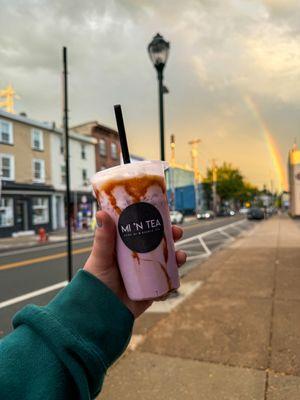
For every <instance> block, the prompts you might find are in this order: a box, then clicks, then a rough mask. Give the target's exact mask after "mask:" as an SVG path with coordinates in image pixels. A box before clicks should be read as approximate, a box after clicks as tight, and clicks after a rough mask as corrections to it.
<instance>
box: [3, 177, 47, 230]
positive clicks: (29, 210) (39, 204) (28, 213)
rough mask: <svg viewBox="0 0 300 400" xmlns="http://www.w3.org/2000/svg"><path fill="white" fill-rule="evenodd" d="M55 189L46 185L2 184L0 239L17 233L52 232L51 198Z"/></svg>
mask: <svg viewBox="0 0 300 400" xmlns="http://www.w3.org/2000/svg"><path fill="white" fill-rule="evenodd" d="M52 194H53V189H52V188H51V186H46V185H29V184H28V185H26V184H17V183H14V182H4V181H3V182H2V191H1V199H0V237H7V236H11V235H12V234H13V233H15V232H20V231H23V232H26V231H35V232H37V231H38V229H39V228H41V227H43V228H45V229H46V231H50V230H52V218H51V206H52V205H51V201H52V199H51V197H52Z"/></svg>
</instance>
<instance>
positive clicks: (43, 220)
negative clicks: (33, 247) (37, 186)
mask: <svg viewBox="0 0 300 400" xmlns="http://www.w3.org/2000/svg"><path fill="white" fill-rule="evenodd" d="M32 215H33V216H32V222H33V224H34V225H38V224H47V223H48V222H49V199H48V198H47V197H33V198H32Z"/></svg>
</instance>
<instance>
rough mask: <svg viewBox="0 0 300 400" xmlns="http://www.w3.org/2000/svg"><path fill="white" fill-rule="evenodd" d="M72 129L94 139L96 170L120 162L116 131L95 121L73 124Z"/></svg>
mask: <svg viewBox="0 0 300 400" xmlns="http://www.w3.org/2000/svg"><path fill="white" fill-rule="evenodd" d="M72 130H73V131H74V132H77V133H80V134H82V135H85V136H92V137H94V138H95V139H96V146H95V160H96V170H97V171H101V170H103V169H106V168H110V167H114V166H115V165H119V164H120V143H119V135H118V132H117V131H115V130H114V129H112V128H109V127H107V126H104V125H102V124H100V123H99V122H97V121H91V122H86V123H84V124H80V125H76V126H73V127H72Z"/></svg>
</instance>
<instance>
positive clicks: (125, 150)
mask: <svg viewBox="0 0 300 400" xmlns="http://www.w3.org/2000/svg"><path fill="white" fill-rule="evenodd" d="M114 109H115V116H116V121H117V126H118V131H119V137H120V144H121V150H122V156H123V161H124V164H130V156H129V151H128V144H127V138H126V132H125V126H124V121H123V115H122V108H121V106H120V104H116V105H115V106H114Z"/></svg>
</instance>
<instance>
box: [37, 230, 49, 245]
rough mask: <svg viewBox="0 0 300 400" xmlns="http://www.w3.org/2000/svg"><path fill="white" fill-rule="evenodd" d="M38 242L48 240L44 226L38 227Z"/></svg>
mask: <svg viewBox="0 0 300 400" xmlns="http://www.w3.org/2000/svg"><path fill="white" fill-rule="evenodd" d="M38 234H39V242H41V243H44V242H47V241H48V235H47V232H46V229H45V228H40V229H39V230H38Z"/></svg>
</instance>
